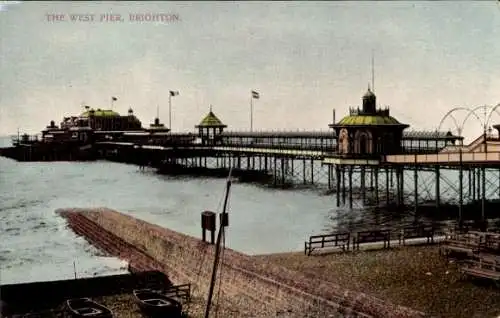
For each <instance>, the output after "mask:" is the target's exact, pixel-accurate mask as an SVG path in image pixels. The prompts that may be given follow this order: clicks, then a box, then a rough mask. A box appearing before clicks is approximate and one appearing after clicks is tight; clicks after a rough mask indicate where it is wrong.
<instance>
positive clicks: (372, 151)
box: [329, 87, 409, 156]
mask: <svg viewBox="0 0 500 318" xmlns="http://www.w3.org/2000/svg"><path fill="white" fill-rule="evenodd" d="M329 127H330V128H333V129H334V130H335V133H336V136H337V147H338V149H337V150H338V154H340V155H343V156H360V155H361V156H372V155H380V154H392V153H398V152H400V151H401V139H402V137H403V130H404V129H406V128H408V127H409V125H406V124H402V123H400V122H399V121H398V120H397V119H395V118H394V117H392V116H391V115H390V112H389V108H385V109H377V97H376V96H375V94H374V93H373V92H372V91H371V90H370V87H368V91H367V92H366V93H365V94H364V95H363V107H362V108H361V109H359V108H350V109H349V115H348V116H346V117H344V118H342V120H340V121H339V122H338V123H333V124H330V125H329Z"/></svg>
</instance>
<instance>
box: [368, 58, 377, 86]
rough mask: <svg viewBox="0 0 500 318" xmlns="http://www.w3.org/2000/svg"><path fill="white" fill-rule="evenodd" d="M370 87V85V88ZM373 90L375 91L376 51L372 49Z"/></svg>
mask: <svg viewBox="0 0 500 318" xmlns="http://www.w3.org/2000/svg"><path fill="white" fill-rule="evenodd" d="M369 89H370V88H369V87H368V90H369ZM372 90H373V91H374V92H375V53H374V50H373V49H372Z"/></svg>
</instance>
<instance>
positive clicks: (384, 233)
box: [353, 230, 391, 250]
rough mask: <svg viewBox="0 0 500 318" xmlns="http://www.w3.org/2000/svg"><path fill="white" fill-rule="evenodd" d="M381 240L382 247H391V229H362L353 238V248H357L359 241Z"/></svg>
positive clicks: (371, 241) (374, 241) (373, 241)
mask: <svg viewBox="0 0 500 318" xmlns="http://www.w3.org/2000/svg"><path fill="white" fill-rule="evenodd" d="M376 242H383V243H384V248H389V247H391V230H377V231H362V232H358V233H357V234H356V237H354V240H353V249H355V250H359V244H361V243H376Z"/></svg>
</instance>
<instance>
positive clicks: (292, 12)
mask: <svg viewBox="0 0 500 318" xmlns="http://www.w3.org/2000/svg"><path fill="white" fill-rule="evenodd" d="M147 13H149V14H152V15H154V16H156V17H157V19H158V18H159V17H160V15H161V14H163V16H164V17H165V19H166V21H163V22H161V21H143V22H140V21H133V20H132V19H131V15H132V16H134V17H137V15H139V16H141V15H143V14H147ZM72 14H82V15H83V14H94V15H95V16H94V21H87V22H85V21H80V22H77V21H71V17H70V16H71V15H72ZM107 14H114V15H116V14H119V15H120V16H121V21H114V22H113V21H109V19H108V21H106V20H104V21H100V20H101V15H104V17H106V15H107ZM54 15H59V17H60V16H62V17H63V18H64V21H61V20H60V19H59V20H55V19H54ZM0 39H1V43H0V55H1V61H0V135H12V134H16V133H17V129H19V130H20V131H21V132H28V133H38V132H40V131H41V130H42V129H44V127H45V126H46V125H47V124H48V123H49V121H50V120H55V121H56V123H59V122H60V121H61V119H62V117H64V116H70V115H77V114H79V113H81V112H82V110H83V108H82V105H84V104H86V105H90V106H92V107H94V108H110V107H111V97H112V96H116V97H117V99H118V100H117V101H116V102H115V103H114V105H113V109H114V110H116V111H118V112H120V113H126V111H127V110H128V108H129V107H132V108H133V110H134V112H135V114H136V115H137V116H138V117H139V119H140V120H141V121H142V122H143V125H145V126H147V125H149V124H150V123H151V122H152V121H153V119H154V117H155V115H156V109H157V106H158V107H159V109H160V119H161V121H162V122H164V123H168V91H169V90H176V91H179V95H178V96H175V97H173V98H172V129H173V131H193V130H194V126H195V125H196V124H198V123H199V122H200V120H201V119H202V117H203V116H204V115H205V114H206V113H207V112H208V110H209V107H210V105H212V108H213V111H214V113H215V114H216V115H217V116H218V117H219V118H220V119H221V120H222V121H223V122H224V123H225V124H226V125H228V130H238V131H242V130H249V126H250V99H251V95H250V91H251V90H255V91H258V92H259V93H260V99H258V100H254V103H253V104H254V107H253V108H254V113H253V117H254V130H328V124H330V123H331V122H332V120H333V118H332V117H333V114H332V113H333V109H335V112H336V120H337V121H338V120H340V119H341V118H342V117H343V116H345V115H346V114H347V113H348V110H349V107H357V106H359V105H360V104H361V96H362V95H363V94H364V93H365V92H366V90H367V86H368V84H369V83H370V82H371V80H372V79H371V74H372V71H371V56H372V52H373V56H374V71H375V72H374V73H375V80H374V83H375V87H374V91H375V93H376V95H377V101H378V104H379V106H380V107H385V106H389V107H390V109H391V115H393V116H394V117H395V118H397V119H398V120H399V121H401V122H403V123H406V124H409V125H411V127H410V128H409V129H410V130H435V129H437V128H438V126H439V123H440V121H441V119H442V118H443V116H444V115H445V114H446V113H447V112H448V111H450V110H451V109H453V108H454V107H467V108H474V107H479V106H483V105H487V106H489V108H488V109H487V110H488V112H489V111H490V110H491V109H492V107H493V106H494V105H497V104H498V103H500V2H498V1H494V0H491V1H477V2H472V1H463V2H461V1H454V2H451V1H450V2H426V1H416V2H411V1H384V2H361V1H351V2H298V1H295V2H258V1H250V2H142V3H141V2H99V3H92V2H21V1H17V2H10V3H8V4H5V2H3V4H0ZM499 112H500V107H499ZM478 113H479V116H480V117H481V119H482V118H483V117H484V115H483V113H484V112H483V110H482V109H479V112H478ZM466 114H467V113H466V112H465V111H456V112H454V113H452V115H453V116H454V117H455V119H456V121H457V122H458V123H459V124H460V123H461V122H462V121H463V119H464V118H465V117H466ZM482 121H483V122H485V120H484V119H483V120H482ZM490 123H491V124H495V123H500V115H498V114H496V113H493V115H492V116H491V121H490ZM482 125H483V123H481V121H479V120H477V119H474V117H473V116H471V118H470V120H468V121H467V122H466V125H465V126H464V127H465V128H464V131H463V133H464V135H465V136H466V137H467V138H469V139H470V138H473V137H476V136H477V135H478V134H480V133H481V131H482ZM455 126H456V125H454V123H453V120H452V119H451V118H450V117H448V119H446V120H445V121H444V123H443V125H442V127H441V128H442V129H445V130H448V129H452V130H453V131H454V132H456V127H455ZM459 126H460V125H459Z"/></svg>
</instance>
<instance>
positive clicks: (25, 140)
mask: <svg viewBox="0 0 500 318" xmlns="http://www.w3.org/2000/svg"><path fill="white" fill-rule="evenodd" d="M41 140H42V139H41V137H40V135H28V134H23V135H14V136H11V142H12V145H14V146H17V145H27V144H33V143H36V142H39V141H41Z"/></svg>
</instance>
